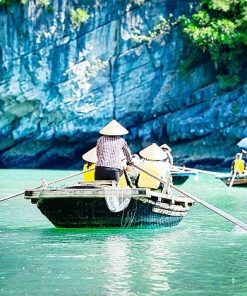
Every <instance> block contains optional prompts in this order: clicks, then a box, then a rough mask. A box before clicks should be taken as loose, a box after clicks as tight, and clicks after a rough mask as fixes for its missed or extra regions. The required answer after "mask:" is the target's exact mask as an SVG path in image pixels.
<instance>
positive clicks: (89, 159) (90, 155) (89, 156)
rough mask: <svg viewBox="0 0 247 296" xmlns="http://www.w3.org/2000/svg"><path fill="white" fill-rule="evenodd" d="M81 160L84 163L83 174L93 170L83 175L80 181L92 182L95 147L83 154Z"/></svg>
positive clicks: (95, 158) (95, 159) (95, 160)
mask: <svg viewBox="0 0 247 296" xmlns="http://www.w3.org/2000/svg"><path fill="white" fill-rule="evenodd" d="M82 159H84V160H85V161H86V162H85V164H84V166H83V170H82V171H83V172H85V171H87V170H89V169H93V170H92V171H90V172H86V173H83V174H82V180H83V181H84V182H93V181H94V180H95V166H96V162H97V155H96V147H94V148H93V149H91V150H89V151H88V152H86V153H85V154H83V155H82Z"/></svg>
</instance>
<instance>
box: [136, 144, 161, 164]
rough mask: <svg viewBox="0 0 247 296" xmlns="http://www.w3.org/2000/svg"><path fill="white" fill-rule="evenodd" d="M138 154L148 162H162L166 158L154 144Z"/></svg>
mask: <svg viewBox="0 0 247 296" xmlns="http://www.w3.org/2000/svg"><path fill="white" fill-rule="evenodd" d="M139 154H140V155H141V156H142V157H143V158H146V159H149V160H164V159H166V158H167V154H166V153H165V152H164V151H163V150H162V149H161V148H160V147H159V146H158V145H157V144H155V143H153V144H152V145H149V146H148V147H146V148H144V149H143V150H141V151H140V152H139Z"/></svg>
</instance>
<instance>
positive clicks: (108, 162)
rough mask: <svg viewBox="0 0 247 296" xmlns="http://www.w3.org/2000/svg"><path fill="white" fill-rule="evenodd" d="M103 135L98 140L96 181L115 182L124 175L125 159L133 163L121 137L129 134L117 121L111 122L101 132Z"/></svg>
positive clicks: (126, 145)
mask: <svg viewBox="0 0 247 296" xmlns="http://www.w3.org/2000/svg"><path fill="white" fill-rule="evenodd" d="M100 134H101V135H102V136H101V137H100V138H99V139H98V140H97V145H96V151H97V158H98V160H97V163H96V168H95V180H115V181H116V182H118V180H119V177H120V176H121V175H122V174H123V162H122V160H123V158H126V161H127V163H131V159H132V157H131V152H130V149H129V147H128V144H127V143H126V141H125V140H124V139H123V138H122V137H121V136H123V135H126V134H128V130H127V129H125V128H124V127H123V126H122V125H121V124H120V123H118V122H117V121H116V120H112V121H111V122H109V123H108V124H107V125H106V126H105V127H104V128H102V130H101V131H100Z"/></svg>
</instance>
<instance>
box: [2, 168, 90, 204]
mask: <svg viewBox="0 0 247 296" xmlns="http://www.w3.org/2000/svg"><path fill="white" fill-rule="evenodd" d="M93 170H94V168H93V169H88V170H85V171H83V172H80V173H75V174H72V175H69V176H67V177H63V178H60V179H57V180H55V181H51V182H47V186H49V185H52V184H54V183H58V182H61V181H64V180H66V179H69V178H73V177H76V176H78V175H80V174H85V173H87V172H91V171H93ZM42 187H44V186H43V185H40V186H37V187H33V188H31V189H30V190H35V189H39V188H42ZM24 193H25V190H24V191H21V192H18V193H15V194H12V195H9V196H6V197H3V198H1V199H0V202H2V201H5V200H8V199H11V198H14V197H17V196H20V195H22V194H24Z"/></svg>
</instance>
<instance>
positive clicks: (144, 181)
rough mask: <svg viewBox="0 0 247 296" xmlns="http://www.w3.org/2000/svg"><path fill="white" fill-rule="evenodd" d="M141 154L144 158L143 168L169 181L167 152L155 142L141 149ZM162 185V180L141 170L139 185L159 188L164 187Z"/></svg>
mask: <svg viewBox="0 0 247 296" xmlns="http://www.w3.org/2000/svg"><path fill="white" fill-rule="evenodd" d="M139 154H140V156H141V157H143V158H144V162H143V164H142V169H143V170H145V171H147V172H149V173H151V174H152V175H154V176H156V177H157V178H159V179H162V180H164V181H165V182H167V183H168V181H169V177H170V164H169V162H168V161H165V160H166V159H167V154H166V153H165V152H164V151H163V150H162V149H161V148H160V147H159V146H158V145H157V144H155V143H153V144H152V145H149V146H148V147H146V148H145V149H143V150H141V151H140V152H139ZM162 185H163V184H161V183H160V181H158V180H156V179H154V178H153V177H151V176H148V175H147V174H145V173H144V172H142V171H141V172H140V175H139V179H138V187H144V188H151V189H159V188H163V186H162Z"/></svg>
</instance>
